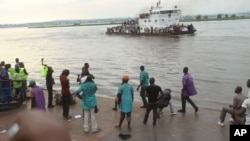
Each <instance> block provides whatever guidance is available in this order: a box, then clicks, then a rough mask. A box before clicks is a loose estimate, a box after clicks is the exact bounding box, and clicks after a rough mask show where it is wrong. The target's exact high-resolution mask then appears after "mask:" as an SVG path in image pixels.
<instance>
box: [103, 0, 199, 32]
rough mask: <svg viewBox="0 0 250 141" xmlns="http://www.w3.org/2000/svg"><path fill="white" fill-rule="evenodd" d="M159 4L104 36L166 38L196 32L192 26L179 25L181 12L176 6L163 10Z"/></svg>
mask: <svg viewBox="0 0 250 141" xmlns="http://www.w3.org/2000/svg"><path fill="white" fill-rule="evenodd" d="M160 4H161V2H160V1H159V2H157V4H156V7H153V6H152V7H151V9H150V10H149V12H148V13H141V14H139V17H138V18H136V19H135V20H130V21H127V22H123V23H122V25H120V26H115V27H109V28H107V32H106V34H117V35H147V36H166V35H182V34H193V33H194V32H196V29H195V28H194V26H193V25H192V24H190V25H183V24H180V17H181V10H180V9H179V8H178V7H177V6H175V7H174V8H163V7H161V6H160Z"/></svg>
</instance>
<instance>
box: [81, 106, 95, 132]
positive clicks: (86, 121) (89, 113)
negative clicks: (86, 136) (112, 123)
mask: <svg viewBox="0 0 250 141" xmlns="http://www.w3.org/2000/svg"><path fill="white" fill-rule="evenodd" d="M94 110H95V108H91V109H88V110H83V111H84V125H83V128H84V131H85V132H89V116H90V119H91V128H92V132H95V131H97V123H96V119H95V113H94Z"/></svg>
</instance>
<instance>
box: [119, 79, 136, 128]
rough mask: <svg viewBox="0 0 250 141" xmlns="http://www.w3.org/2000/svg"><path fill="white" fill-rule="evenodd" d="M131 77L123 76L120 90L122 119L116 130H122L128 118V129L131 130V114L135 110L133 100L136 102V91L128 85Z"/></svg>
mask: <svg viewBox="0 0 250 141" xmlns="http://www.w3.org/2000/svg"><path fill="white" fill-rule="evenodd" d="M128 80H129V76H128V75H123V76H122V85H120V86H119V88H118V94H117V95H118V97H119V99H120V100H119V102H118V103H119V108H120V111H121V117H120V121H119V124H118V125H117V126H115V127H116V128H121V125H122V122H123V120H124V119H125V116H127V121H128V129H131V126H130V123H131V112H132V109H133V100H134V89H133V87H132V86H131V85H130V84H128Z"/></svg>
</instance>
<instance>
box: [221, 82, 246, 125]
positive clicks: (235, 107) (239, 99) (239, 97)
mask: <svg viewBox="0 0 250 141" xmlns="http://www.w3.org/2000/svg"><path fill="white" fill-rule="evenodd" d="M234 92H235V93H236V96H234V99H233V104H232V105H229V107H223V108H222V110H221V113H220V121H219V122H218V125H219V126H224V120H225V117H226V113H229V114H231V116H232V118H233V120H234V123H235V124H241V123H242V118H243V114H242V115H241V117H242V118H241V121H239V118H237V119H236V113H237V112H239V111H241V110H242V109H241V108H242V107H241V105H242V103H243V101H244V99H245V96H244V95H243V94H242V93H241V92H242V88H241V87H240V86H237V87H236V88H235V90H234ZM237 116H238V117H239V116H240V115H237Z"/></svg>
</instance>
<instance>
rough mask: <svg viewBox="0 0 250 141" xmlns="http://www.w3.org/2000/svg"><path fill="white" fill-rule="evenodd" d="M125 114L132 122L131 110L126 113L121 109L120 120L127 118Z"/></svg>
mask: <svg viewBox="0 0 250 141" xmlns="http://www.w3.org/2000/svg"><path fill="white" fill-rule="evenodd" d="M125 116H127V121H128V122H131V112H128V113H124V112H122V111H121V117H120V120H124V119H125Z"/></svg>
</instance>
